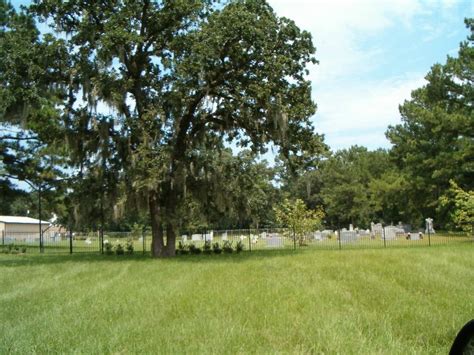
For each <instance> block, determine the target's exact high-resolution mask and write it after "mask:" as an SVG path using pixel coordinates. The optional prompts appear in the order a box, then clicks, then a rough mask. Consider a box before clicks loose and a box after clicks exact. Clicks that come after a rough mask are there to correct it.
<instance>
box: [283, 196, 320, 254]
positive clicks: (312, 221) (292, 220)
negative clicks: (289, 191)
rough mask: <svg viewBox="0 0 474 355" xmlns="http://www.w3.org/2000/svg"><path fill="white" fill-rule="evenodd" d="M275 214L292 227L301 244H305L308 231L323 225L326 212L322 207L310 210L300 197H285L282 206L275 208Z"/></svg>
mask: <svg viewBox="0 0 474 355" xmlns="http://www.w3.org/2000/svg"><path fill="white" fill-rule="evenodd" d="M275 215H276V218H277V221H278V223H280V224H281V225H283V226H286V227H288V228H290V230H291V232H292V233H294V234H295V236H296V238H298V241H299V244H300V245H304V244H305V243H306V239H307V235H308V233H310V232H313V231H315V230H316V229H318V228H320V227H321V225H322V219H323V217H324V212H323V211H322V209H321V208H319V209H317V210H309V209H308V208H307V207H306V205H305V203H304V202H303V201H302V200H300V199H296V200H295V201H290V200H288V199H285V200H284V202H283V203H282V204H281V205H280V206H278V207H276V208H275Z"/></svg>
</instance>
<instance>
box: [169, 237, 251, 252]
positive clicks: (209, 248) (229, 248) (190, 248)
mask: <svg viewBox="0 0 474 355" xmlns="http://www.w3.org/2000/svg"><path fill="white" fill-rule="evenodd" d="M242 250H244V244H243V243H242V241H238V242H237V243H236V244H235V247H234V246H233V243H232V242H231V241H228V240H226V241H224V243H222V246H221V245H220V244H219V243H218V242H215V243H211V241H209V240H207V241H205V242H204V245H203V246H202V248H201V247H198V246H196V245H195V244H193V243H190V244H186V243H183V242H179V243H178V248H177V249H176V255H188V254H193V255H199V254H201V253H203V254H207V255H210V254H222V253H226V254H232V253H234V252H235V253H240V252H241V251H242Z"/></svg>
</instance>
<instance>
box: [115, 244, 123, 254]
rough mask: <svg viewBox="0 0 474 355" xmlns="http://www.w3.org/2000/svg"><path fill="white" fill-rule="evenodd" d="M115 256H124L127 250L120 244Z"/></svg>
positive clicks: (116, 247)
mask: <svg viewBox="0 0 474 355" xmlns="http://www.w3.org/2000/svg"><path fill="white" fill-rule="evenodd" d="M115 254H117V255H123V254H125V249H124V248H123V246H122V244H120V243H118V244H117V245H116V246H115Z"/></svg>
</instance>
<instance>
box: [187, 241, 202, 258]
mask: <svg viewBox="0 0 474 355" xmlns="http://www.w3.org/2000/svg"><path fill="white" fill-rule="evenodd" d="M189 252H190V253H191V254H195V255H198V254H201V248H199V247H197V246H195V245H194V244H192V243H191V244H189Z"/></svg>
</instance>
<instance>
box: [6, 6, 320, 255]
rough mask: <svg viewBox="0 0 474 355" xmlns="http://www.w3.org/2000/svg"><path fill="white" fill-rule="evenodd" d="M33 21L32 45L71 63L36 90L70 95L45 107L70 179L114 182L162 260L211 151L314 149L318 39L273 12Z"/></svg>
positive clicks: (62, 10) (88, 10)
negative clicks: (45, 31) (133, 205)
mask: <svg viewBox="0 0 474 355" xmlns="http://www.w3.org/2000/svg"><path fill="white" fill-rule="evenodd" d="M29 11H30V14H32V15H33V16H34V17H35V18H37V19H41V20H43V21H45V22H46V23H47V24H49V25H50V27H51V33H50V34H49V35H48V36H47V37H43V39H39V38H37V37H36V38H35V39H34V42H35V45H36V46H41V45H46V47H47V48H51V46H49V45H48V43H46V42H45V41H46V40H47V41H49V42H50V43H53V44H55V45H56V44H58V45H57V46H58V47H59V49H61V51H60V52H61V57H59V59H60V63H67V68H64V67H63V66H60V65H58V67H61V68H62V70H61V72H60V73H58V75H51V71H46V73H39V74H41V75H38V78H39V79H41V80H40V82H41V83H44V82H45V83H46V85H45V87H46V88H47V89H48V90H50V89H51V88H61V94H62V95H55V96H54V102H53V103H52V104H48V105H47V106H48V107H53V108H54V114H53V117H54V119H55V120H56V121H57V123H58V124H57V126H58V127H60V128H61V129H62V133H61V135H62V136H63V137H65V138H66V143H67V147H68V152H67V153H68V157H69V163H70V164H71V170H70V171H73V172H74V173H77V174H88V173H90V172H91V171H94V170H98V171H99V173H97V176H99V177H100V176H105V175H106V174H105V172H106V171H109V170H113V171H114V172H116V173H117V174H116V175H114V176H115V177H114V179H119V180H120V182H118V180H117V185H120V186H121V187H125V188H124V190H123V191H125V192H126V193H127V195H128V196H129V197H130V198H133V199H135V200H140V199H141V200H142V201H146V205H147V208H148V210H149V213H150V218H151V224H152V231H153V247H152V253H153V255H154V256H171V255H174V252H175V239H176V233H177V226H178V225H179V224H180V223H179V221H180V218H181V215H180V211H182V209H183V207H185V202H186V192H187V189H188V188H190V187H192V184H191V183H190V181H191V182H192V181H193V175H194V174H197V173H199V172H196V169H195V166H198V165H199V161H200V159H201V158H202V154H201V153H200V151H201V146H202V142H203V141H204V140H205V141H206V142H207V146H206V149H213V148H215V149H219V148H220V147H222V142H223V141H224V140H225V141H229V142H230V141H234V142H235V144H238V145H241V146H247V147H250V148H251V149H252V150H253V151H255V152H262V151H264V150H265V147H266V144H267V143H268V142H273V143H274V144H275V145H277V146H279V147H280V149H281V153H282V155H283V156H285V157H286V158H288V159H291V157H292V156H293V157H295V156H298V154H299V152H300V151H302V150H305V145H306V144H307V142H313V143H314V134H313V130H312V126H311V124H310V122H309V117H310V116H311V115H312V114H313V113H314V112H315V105H314V103H313V102H312V100H311V97H310V93H311V87H310V82H309V81H308V80H307V79H306V74H307V69H306V66H307V64H308V63H311V62H313V63H314V62H315V59H314V57H313V54H314V52H315V48H314V46H313V44H312V40H311V36H310V34H309V33H308V32H306V31H301V30H300V29H299V28H298V27H297V26H296V25H295V23H294V22H293V21H291V20H289V19H286V18H282V17H278V16H277V15H276V14H275V13H274V12H273V10H272V9H271V7H270V6H269V5H268V4H267V3H266V1H263V0H245V1H224V2H215V1H210V0H186V1H184V0H173V1H148V0H142V1H100V2H84V1H74V0H73V1H68V2H58V1H53V0H46V1H35V2H34V4H33V5H32V6H31V7H30V9H29ZM63 49H65V50H66V53H67V57H66V58H63V57H62V56H63V55H64V51H63ZM46 53H47V51H46ZM38 57H39V58H43V57H42V54H41V53H38ZM53 63H54V60H53ZM53 73H56V72H54V71H53ZM59 74H60V75H59ZM8 85H9V84H6V85H4V86H8ZM48 90H45V91H44V92H49V91H48ZM58 100H59V101H58ZM48 103H51V100H49V101H48ZM105 107H108V109H109V114H108V115H107V117H106V118H104V116H103V115H99V114H98V113H97V112H101V111H103V109H104V108H105ZM97 108H99V109H98V110H96V109H97ZM30 119H31V120H32V122H36V121H35V117H31V118H30ZM212 142H215V143H212Z"/></svg>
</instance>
